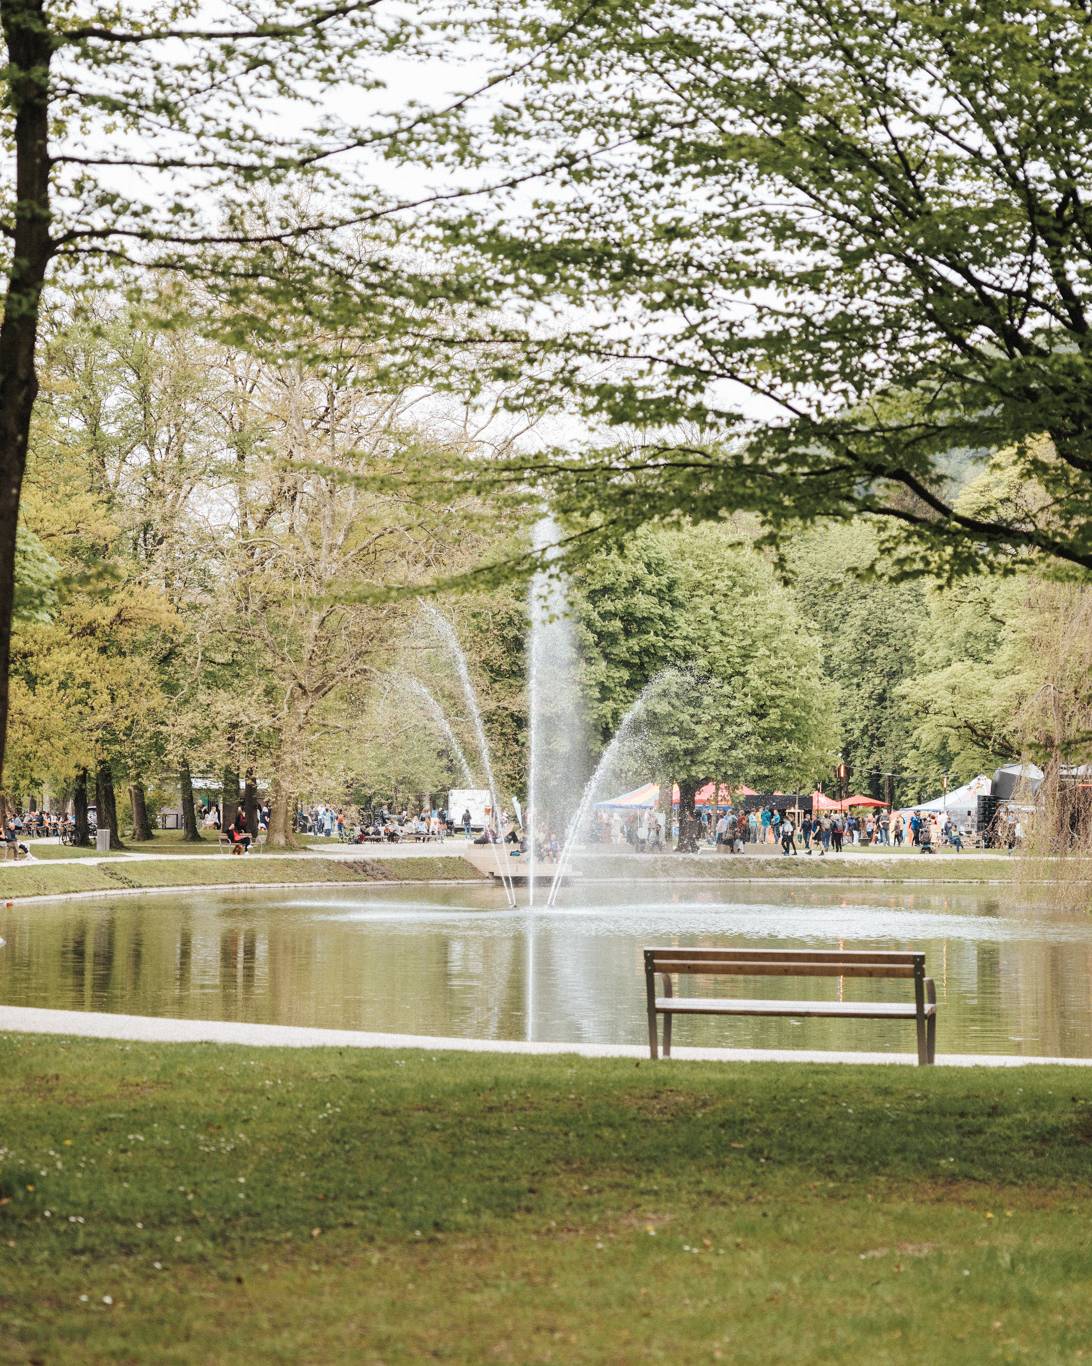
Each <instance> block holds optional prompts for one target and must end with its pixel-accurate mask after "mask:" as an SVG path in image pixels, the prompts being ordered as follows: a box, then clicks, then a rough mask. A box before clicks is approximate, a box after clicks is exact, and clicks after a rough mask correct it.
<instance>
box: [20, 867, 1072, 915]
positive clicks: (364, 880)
mask: <svg viewBox="0 0 1092 1366" xmlns="http://www.w3.org/2000/svg"><path fill="white" fill-rule="evenodd" d="M168 861H169V859H164V862H168ZM36 866H37V867H42V865H36ZM46 866H51V865H46ZM59 867H62V869H67V867H71V865H68V863H62V865H59ZM1013 881H1014V878H1013V877H948V876H946V874H944V873H943V872H942V870H938V873H936V876H933V877H924V876H918V877H890V876H880V874H876V876H875V877H869V876H865V874H861V873H845V874H842V876H839V874H836V873H828V874H821V876H815V877H793V876H779V874H776V873H767V874H760V876H753V874H752V876H748V874H742V873H741V874H738V876H733V874H726V873H724V874H718V876H709V877H701V876H697V874H689V876H687V874H682V876H677V877H663V876H655V874H653V876H641V874H637V876H634V877H619V876H611V877H595V876H588V874H586V873H585V876H584V877H582V878H581V885H584V887H615V888H616V887H630V885H638V884H640V885H641V887H648V888H651V889H657V888H664V887H726V888H730V887H767V885H768V887H793V888H801V887H812V888H817V889H819V888H834V887H905V888H916V889H917V891H924V889H925V888H929V887H944V888H968V889H969V888H976V887H1010V885H1011V884H1013ZM1021 885H1022V887H1055V885H1058V880H1055V878H1047V877H1043V878H1024V880H1021ZM1065 885H1067V887H1089V888H1092V878H1070V880H1066V884H1065ZM388 887H422V888H426V887H474V888H484V887H495V888H496V889H497V891H500V889H502V888H500V884H499V882H497V881H496V880H495V878H489V877H485V876H482V877H456V878H452V877H402V878H399V877H381V878H368V877H361V878H340V880H333V878H306V880H290V881H253V882H250V881H238V882H235V881H231V882H185V881H182V882H164V884H154V885H148V887H124V885H113V887H101V888H85V889H59V891H56V892H19V891H18V889H11V891H0V908H3V903H7V902H10V903H12V904H14V903H15V902H22V903H26V902H57V900H86V899H89V897H103V896H153V895H157V893H164V892H165V893H179V892H228V891H232V892H262V891H271V892H284V891H292V889H294V888H298V889H301V891H302V889H310V891H316V889H327V891H328V889H332V888H339V889H343V891H344V889H350V888H372V889H379V888H388ZM538 910H545V907H538Z"/></svg>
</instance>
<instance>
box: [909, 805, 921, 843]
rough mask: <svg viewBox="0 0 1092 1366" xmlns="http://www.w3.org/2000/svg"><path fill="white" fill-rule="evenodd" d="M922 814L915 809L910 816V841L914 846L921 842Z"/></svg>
mask: <svg viewBox="0 0 1092 1366" xmlns="http://www.w3.org/2000/svg"><path fill="white" fill-rule="evenodd" d="M921 824H922V822H921V814H920V812H917V811H915V812H914V814H913V815H912V816H911V817H910V843H911V845H912V846H920V844H921Z"/></svg>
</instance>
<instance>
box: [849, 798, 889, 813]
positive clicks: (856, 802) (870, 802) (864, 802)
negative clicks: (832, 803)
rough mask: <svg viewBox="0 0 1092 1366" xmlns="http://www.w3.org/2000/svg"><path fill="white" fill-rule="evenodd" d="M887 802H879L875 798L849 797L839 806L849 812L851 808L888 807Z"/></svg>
mask: <svg viewBox="0 0 1092 1366" xmlns="http://www.w3.org/2000/svg"><path fill="white" fill-rule="evenodd" d="M886 805H887V803H886V802H878V801H877V800H876V798H875V797H861V796H856V797H847V798H846V799H845V801H844V802H839V806H841V808H842V809H843V810H844V811H848V810H849V808H850V807H851V806H886Z"/></svg>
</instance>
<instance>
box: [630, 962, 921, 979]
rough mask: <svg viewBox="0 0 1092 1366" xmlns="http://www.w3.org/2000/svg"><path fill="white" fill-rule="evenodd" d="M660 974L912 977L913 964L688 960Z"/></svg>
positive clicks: (667, 965)
mask: <svg viewBox="0 0 1092 1366" xmlns="http://www.w3.org/2000/svg"><path fill="white" fill-rule="evenodd" d="M657 971H658V972H660V973H680V974H685V973H689V974H692V975H697V976H704V977H913V976H914V965H913V964H912V963H874V962H853V963H846V962H842V961H841V960H838V961H836V962H830V963H791V962H785V961H784V960H783V959H774V960H773V961H772V962H767V961H766V960H764V959H760V958H743V959H729V958H726V959H724V960H711V959H708V958H702V959H698V960H697V961H691V960H688V959H683V958H680V959H676V960H674V961H673V962H671V963H661V964H659V965H658V967H657Z"/></svg>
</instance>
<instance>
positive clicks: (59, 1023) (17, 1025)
mask: <svg viewBox="0 0 1092 1366" xmlns="http://www.w3.org/2000/svg"><path fill="white" fill-rule="evenodd" d="M4 1032H7V1033H12V1034H60V1035H67V1036H69V1037H71V1036H76V1037H80V1038H87V1039H121V1040H125V1041H127V1042H130V1043H220V1044H245V1045H248V1046H251V1047H257V1048H271V1047H276V1048H422V1049H428V1050H430V1051H432V1052H465V1053H531V1054H534V1053H537V1054H555V1053H573V1054H576V1055H578V1056H579V1057H583V1058H648V1049H647V1047H645V1046H644V1045H643V1044H596V1043H523V1042H520V1041H518V1040H513V1039H450V1038H439V1037H437V1038H433V1037H431V1036H430V1035H422V1034H370V1033H365V1032H363V1031H362V1030H355V1029H312V1028H307V1027H304V1026H300V1025H268V1024H247V1023H241V1022H236V1021H232V1020H171V1019H161V1018H159V1017H156V1016H151V1015H110V1014H105V1013H100V1012H94V1011H83V1010H39V1009H36V1008H34V1007H29V1006H0V1033H4ZM672 1057H673V1058H678V1059H682V1060H683V1061H689V1062H826V1063H847V1062H848V1063H882V1064H885V1065H891V1064H899V1065H902V1066H907V1065H909V1066H916V1065H917V1058H916V1056H914V1055H913V1054H911V1053H830V1052H815V1051H809V1050H805V1049H799V1050H783V1049H764V1048H676V1049H674V1050H673V1052H672ZM1044 1064H1050V1065H1053V1066H1058V1067H1092V1058H1024V1057H1008V1056H1004V1055H990V1054H980V1055H975V1054H962V1053H960V1054H957V1053H951V1054H947V1055H942V1056H938V1058H937V1065H938V1066H941V1067H1024V1066H1029V1065H1036V1066H1041V1065H1044ZM669 1065H670V1064H669Z"/></svg>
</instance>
